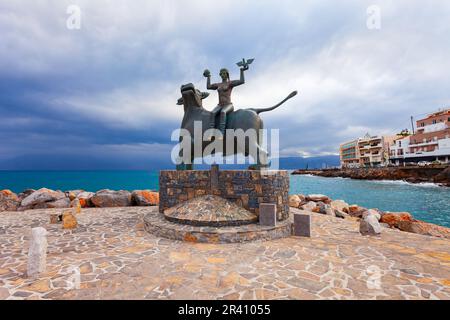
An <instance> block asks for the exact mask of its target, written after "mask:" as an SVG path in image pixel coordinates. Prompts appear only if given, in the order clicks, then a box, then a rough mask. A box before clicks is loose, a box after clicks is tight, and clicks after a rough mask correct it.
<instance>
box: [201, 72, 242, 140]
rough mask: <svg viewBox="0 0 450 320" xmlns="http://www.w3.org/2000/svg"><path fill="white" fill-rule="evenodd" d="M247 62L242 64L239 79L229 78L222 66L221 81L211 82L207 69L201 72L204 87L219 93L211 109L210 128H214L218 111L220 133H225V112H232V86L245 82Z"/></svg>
mask: <svg viewBox="0 0 450 320" xmlns="http://www.w3.org/2000/svg"><path fill="white" fill-rule="evenodd" d="M248 64H249V63H248ZM248 64H247V63H245V64H243V65H242V67H241V77H240V79H239V80H230V73H229V72H228V70H227V69H225V68H223V69H221V70H220V73H219V75H220V77H221V78H222V82H220V83H213V84H211V72H210V71H209V70H205V72H203V76H204V77H205V78H207V80H206V88H207V89H208V90H217V92H218V94H219V104H218V105H217V107H215V108H214V109H213V110H212V115H211V120H210V128H215V123H216V116H217V114H218V113H220V117H219V130H220V132H222V135H224V134H225V129H226V124H227V114H228V113H230V112H233V110H234V107H233V103H232V102H231V91H232V90H233V88H234V87H237V86H240V85H241V84H244V83H245V78H244V71H246V70H248Z"/></svg>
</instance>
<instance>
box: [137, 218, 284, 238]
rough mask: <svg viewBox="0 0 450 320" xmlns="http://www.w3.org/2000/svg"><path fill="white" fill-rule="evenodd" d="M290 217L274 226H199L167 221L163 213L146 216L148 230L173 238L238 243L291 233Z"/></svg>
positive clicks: (159, 235) (145, 223)
mask: <svg viewBox="0 0 450 320" xmlns="http://www.w3.org/2000/svg"><path fill="white" fill-rule="evenodd" d="M289 220H290V219H286V220H285V221H281V222H278V223H277V225H276V226H274V227H267V226H261V225H259V224H257V223H253V224H248V225H241V226H232V227H199V226H192V225H182V224H179V223H174V222H171V221H167V220H166V219H165V217H164V215H163V214H161V213H158V212H152V213H148V214H146V215H145V216H144V228H145V230H146V231H147V232H149V233H151V234H153V235H156V236H158V237H162V238H168V239H172V240H180V241H190V242H202V243H236V242H247V241H257V240H274V239H279V238H286V237H289V236H290V235H291V222H290V221H289Z"/></svg>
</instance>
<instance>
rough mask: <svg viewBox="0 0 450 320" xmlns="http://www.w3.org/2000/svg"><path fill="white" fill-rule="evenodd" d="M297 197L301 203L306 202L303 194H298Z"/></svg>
mask: <svg viewBox="0 0 450 320" xmlns="http://www.w3.org/2000/svg"><path fill="white" fill-rule="evenodd" d="M297 197H298V198H299V199H300V201H301V202H303V201H305V200H306V196H305V195H304V194H301V193H299V194H298V195H297Z"/></svg>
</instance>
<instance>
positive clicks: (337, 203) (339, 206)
mask: <svg viewBox="0 0 450 320" xmlns="http://www.w3.org/2000/svg"><path fill="white" fill-rule="evenodd" d="M330 205H331V208H333V209H335V210H339V211H344V208H348V203H347V202H345V201H344V200H334V201H331V203H330Z"/></svg>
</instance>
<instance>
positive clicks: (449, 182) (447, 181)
mask: <svg viewBox="0 0 450 320" xmlns="http://www.w3.org/2000/svg"><path fill="white" fill-rule="evenodd" d="M433 182H434V183H441V184H444V185H446V186H448V187H450V166H449V167H447V168H446V169H445V170H444V171H442V172H441V173H439V174H437V175H435V176H434V178H433Z"/></svg>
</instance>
